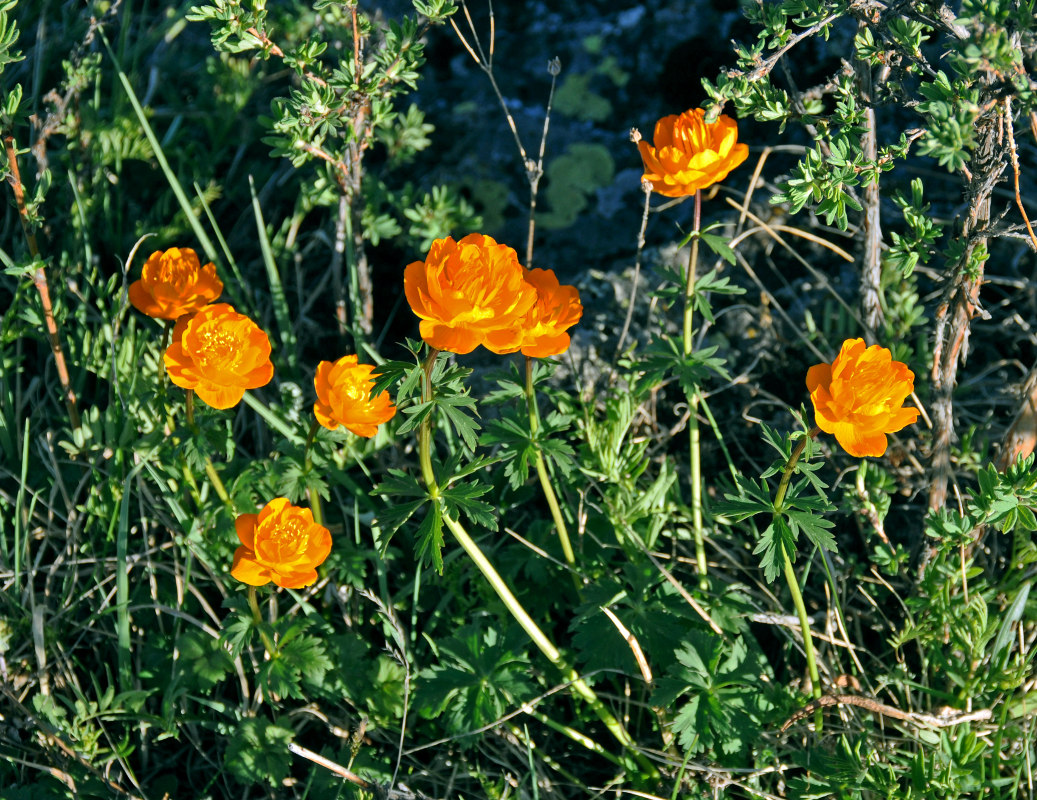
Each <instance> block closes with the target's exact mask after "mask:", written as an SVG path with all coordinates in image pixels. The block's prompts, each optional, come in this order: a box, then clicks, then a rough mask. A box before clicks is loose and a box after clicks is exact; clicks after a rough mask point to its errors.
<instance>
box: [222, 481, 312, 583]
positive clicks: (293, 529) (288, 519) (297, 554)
mask: <svg viewBox="0 0 1037 800" xmlns="http://www.w3.org/2000/svg"><path fill="white" fill-rule="evenodd" d="M234 527H235V529H236V530H237V533H238V539H239V540H240V541H241V547H239V548H238V549H237V550H235V551H234V566H232V567H231V570H230V574H231V575H233V576H234V577H235V578H237V579H238V580H239V581H241V582H242V583H247V584H248V585H249V586H264V585H266V584H268V583H270V581H273V582H274V583H276V584H277V585H278V586H281V587H284V588H285V589H298V588H299V587H301V586H309V585H310V584H311V583H313V582H314V581H315V580H317V567H318V566H320V565H321V564H322V563H323V562H324V559H326V558H327V557H328V553H330V552H331V533H330V532H329V531H328V529H327V528H325V527H324V526H322V525H318V524H317V523H316V522H314V521H313V514H312V512H311V511H310V510H309V509H308V508H299V507H298V506H293V505H292V504H291V503H289V502H288V500H287V499H286V498H284V497H277V498H275V499H273V500H271V501H270V502H269V503H267V504H266V505H265V506H264V507H263V510H262V511H260V512H259V513H258V514H242V515H241V516H239V517H238V518H237V520H235V522H234Z"/></svg>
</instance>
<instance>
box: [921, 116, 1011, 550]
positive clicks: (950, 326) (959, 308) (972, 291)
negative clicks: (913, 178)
mask: <svg viewBox="0 0 1037 800" xmlns="http://www.w3.org/2000/svg"><path fill="white" fill-rule="evenodd" d="M998 110H1000V109H998ZM976 127H977V133H978V136H977V139H978V145H977V147H976V149H975V153H974V155H973V158H972V160H971V162H970V163H971V164H972V171H971V172H970V174H969V178H968V184H967V187H966V197H967V199H968V203H969V213H968V215H967V216H966V218H965V220H964V222H963V223H962V229H961V233H960V235H959V239H960V240H961V241H965V242H967V244H966V247H965V248H964V252H963V253H962V255H961V258H960V259H959V261H958V263H957V264H953V265H951V270H952V271H951V273H950V274H949V275H948V277H947V280H946V282H945V284H944V290H943V296H942V298H941V300H940V302H939V304H938V305H937V307H936V325H935V335H934V342H933V370H932V400H931V402H930V409H931V410H932V418H933V446H932V460H931V465H930V474H931V478H930V484H929V508H931V509H934V510H935V509H939V508H943V506H944V504H945V503H946V501H947V484H948V482H949V481H950V479H951V475H952V469H951V455H950V454H951V440H952V438H953V435H954V413H953V404H952V393H953V391H954V384H955V381H956V379H957V374H958V364H959V362H961V363H964V361H965V359H966V357H967V356H968V344H969V326H970V323H971V320H972V318H973V317H974V316H976V315H977V314H980V315H982V314H983V313H984V312H983V311H982V309H981V308H980V305H979V290H980V286H982V284H983V268H984V266H985V263H986V261H985V259H983V260H980V259H977V258H976V253H977V251H979V252H982V251H985V250H986V246H987V240H988V239H989V238H990V235H989V232H988V231H987V229H986V228H987V223H988V222H989V220H990V197H991V193H992V192H993V189H994V184H995V183H996V182H997V180H998V179H999V178H1000V176H1001V174H1002V173H1003V172H1004V170H1005V167H1006V166H1007V162H1006V158H1005V148H1004V147H1003V146H1002V140H1001V134H1002V132H1003V130H1004V128H1003V125H1002V124H999V120H998V115H997V114H994V113H987V114H985V115H983V116H982V117H980V118H979V120H977V123H976ZM933 555H935V550H934V548H932V547H929V548H927V550H926V552H925V553H924V554H923V558H922V564H921V569H922V570H924V568H925V566H926V564H927V563H928V561H929V560H930V559H931V558H932V556H933Z"/></svg>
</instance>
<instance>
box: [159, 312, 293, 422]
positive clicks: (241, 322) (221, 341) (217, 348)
mask: <svg viewBox="0 0 1037 800" xmlns="http://www.w3.org/2000/svg"><path fill="white" fill-rule="evenodd" d="M163 360H164V361H165V364H166V372H168V373H169V379H170V380H171V381H172V382H173V383H175V384H176V385H177V386H180V387H182V388H184V389H193V390H194V392H195V394H197V395H198V396H199V397H200V398H201V399H202V400H204V401H205V402H206V403H208V404H209V405H210V406H212V407H213V408H230V407H231V406H236V405H237V404H238V403H239V402H241V398H242V397H243V396H244V394H245V390H246V389H256V388H258V387H260V386H266V385H267V384H268V383H270V379H271V378H272V377H273V376H274V365H273V364H271V363H270V339H268V338H267V335H266V333H265V332H264V331H263V330H262V329H261V328H260V327H259V326H258V325H256V323H254V322H253V321H252V320H250V319H249V318H248V317H246V316H245V315H244V314H239V313H238V312H237V311H235V310H234V308H233V307H232V306H230V305H228V304H227V303H216V304H215V305H211V306H206V307H205V308H203V309H202V310H201V311H198V312H197V313H195V314H194V315H193V316H189V317H187V316H185V317H181V318H180V319H179V320H177V323H176V327H175V328H173V343H172V344H171V345H169V347H168V348H167V350H166V354H165V357H164V359H163Z"/></svg>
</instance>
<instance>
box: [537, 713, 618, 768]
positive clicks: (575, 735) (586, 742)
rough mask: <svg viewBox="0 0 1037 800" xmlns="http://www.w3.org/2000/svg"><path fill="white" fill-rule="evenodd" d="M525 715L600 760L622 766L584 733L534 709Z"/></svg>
mask: <svg viewBox="0 0 1037 800" xmlns="http://www.w3.org/2000/svg"><path fill="white" fill-rule="evenodd" d="M526 713H527V714H529V716H531V717H532V718H533V719H535V720H537V721H539V722H540V723H541V724H543V725H546V726H547V727H549V728H550V729H551V730H553V731H557V732H558V733H560V734H562V736H565V737H567V738H569V739H572V740H573V741H574V742H576V743H577V744H579V745H582V746H583V747H586V748H587V749H588V750H590V751H591V752H593V753H597V754H598V755H599V756H601V757H602V758H605V759H608V760H609V761H611V762H612V763H613V764H615V765H616V766H617V767H622V766H623V762H622V761H620V760H619V759H618V758H616V757H615V756H614V755H612V753H610V752H609V751H608V750H606V749H605V748H604V747H602V746H601V745H600V744H598V743H597V742H596V741H594V740H593V739H591V738H590V737H589V736H587V735H586V734H585V733H583V732H581V731H578V730H576V729H575V728H571V727H569V726H568V725H563V724H562V723H561V722H556V721H555V720H553V719H551V718H550V717H549V716H547V714H542V713H541V712H539V711H537V710H536V709H535V708H530V709H527V710H526Z"/></svg>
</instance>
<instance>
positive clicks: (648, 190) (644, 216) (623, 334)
mask: <svg viewBox="0 0 1037 800" xmlns="http://www.w3.org/2000/svg"><path fill="white" fill-rule="evenodd" d="M635 134H636V136H637V139H635V138H634V136H635ZM640 138H641V134H640V133H638V132H637V130H636V129H635V130H632V131H630V140H631V141H637V140H638V139H640ZM641 190H642V191H643V192H644V193H645V208H644V211H643V212H642V213H641V230H639V231H638V232H637V255H636V256H635V257H634V278H633V280H632V281H631V283H630V303H629V305H628V306H627V316H626V319H625V320H623V330H621V331H620V332H619V341H618V342H617V343H616V352H615V354H614V355H613V356H612V365H613V375H614V374H615V364H616V359H617V358H619V354H620V353H622V352H623V345H624V344H625V343H626V340H627V333H628V332H629V331H630V320H631V319H632V318H633V316H634V301H635V300H636V299H637V284H638V281H639V279H640V277H641V255H642V253H644V249H645V229H646V228H647V227H648V211H649V209H650V205H649V204H650V201H651V199H652V184H651V183H649V182H648V181H646V180H642V181H641Z"/></svg>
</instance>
